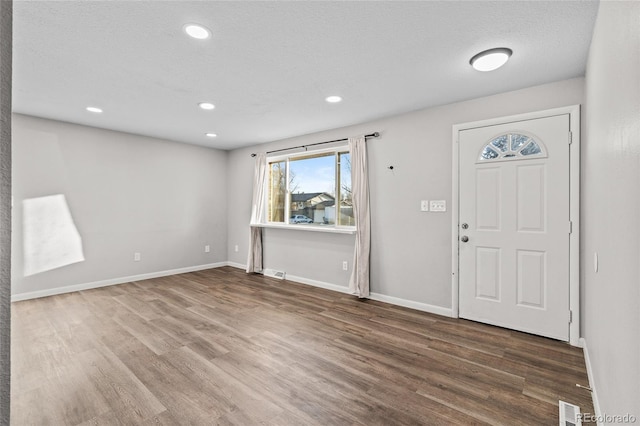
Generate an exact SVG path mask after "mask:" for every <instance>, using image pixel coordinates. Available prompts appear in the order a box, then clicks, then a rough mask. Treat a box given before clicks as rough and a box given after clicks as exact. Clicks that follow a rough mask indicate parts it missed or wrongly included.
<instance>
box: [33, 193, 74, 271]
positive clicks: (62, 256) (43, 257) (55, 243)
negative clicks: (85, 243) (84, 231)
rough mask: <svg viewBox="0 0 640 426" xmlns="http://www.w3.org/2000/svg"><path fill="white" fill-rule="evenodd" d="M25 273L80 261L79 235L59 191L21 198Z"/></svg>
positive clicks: (47, 269)
mask: <svg viewBox="0 0 640 426" xmlns="http://www.w3.org/2000/svg"><path fill="white" fill-rule="evenodd" d="M22 207H23V222H22V223H23V226H24V275H25V276H26V277H28V276H30V275H34V274H38V273H40V272H45V271H50V270H52V269H56V268H60V267H62V266H67V265H71V264H73V263H78V262H82V261H84V254H83V250H82V238H81V237H80V233H79V232H78V229H77V228H76V225H75V223H74V222H73V218H72V217H71V211H70V210H69V206H68V204H67V200H66V198H65V196H64V195H63V194H57V195H50V196H47V197H39V198H31V199H28V200H24V201H23V202H22Z"/></svg>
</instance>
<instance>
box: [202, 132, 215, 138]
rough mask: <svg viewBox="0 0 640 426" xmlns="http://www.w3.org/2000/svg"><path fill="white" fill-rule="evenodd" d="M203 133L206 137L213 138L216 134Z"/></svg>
mask: <svg viewBox="0 0 640 426" xmlns="http://www.w3.org/2000/svg"><path fill="white" fill-rule="evenodd" d="M204 135H205V136H206V137H208V138H215V137H216V136H218V135H216V134H215V133H205V134H204Z"/></svg>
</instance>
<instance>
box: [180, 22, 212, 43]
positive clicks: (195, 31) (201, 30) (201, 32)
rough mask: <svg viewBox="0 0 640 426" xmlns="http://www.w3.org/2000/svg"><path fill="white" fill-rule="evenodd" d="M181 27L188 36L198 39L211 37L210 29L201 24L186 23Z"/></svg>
mask: <svg viewBox="0 0 640 426" xmlns="http://www.w3.org/2000/svg"><path fill="white" fill-rule="evenodd" d="M183 28H184V32H185V33H187V35H188V36H189V37H193V38H197V39H198V40H205V39H207V38H209V37H211V31H209V30H208V29H206V28H205V27H203V26H202V25H197V24H187V25H185V26H184V27H183Z"/></svg>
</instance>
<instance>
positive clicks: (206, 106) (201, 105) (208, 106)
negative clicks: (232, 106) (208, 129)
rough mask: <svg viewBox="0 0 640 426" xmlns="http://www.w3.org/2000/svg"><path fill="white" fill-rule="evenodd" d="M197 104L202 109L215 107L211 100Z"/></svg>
mask: <svg viewBox="0 0 640 426" xmlns="http://www.w3.org/2000/svg"><path fill="white" fill-rule="evenodd" d="M198 106H199V107H200V108H202V109H214V108H215V107H216V106H215V105H214V104H212V103H211V102H200V103H199V104H198Z"/></svg>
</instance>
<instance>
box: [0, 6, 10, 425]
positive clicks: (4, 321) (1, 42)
mask: <svg viewBox="0 0 640 426" xmlns="http://www.w3.org/2000/svg"><path fill="white" fill-rule="evenodd" d="M12 15H13V3H12V2H11V1H0V425H2V426H9V420H10V415H9V410H10V405H11V404H10V403H9V399H10V393H11V392H10V391H11V383H10V382H11V72H12V69H11V68H12V66H11V65H12V63H11V40H12V30H11V23H12Z"/></svg>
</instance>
